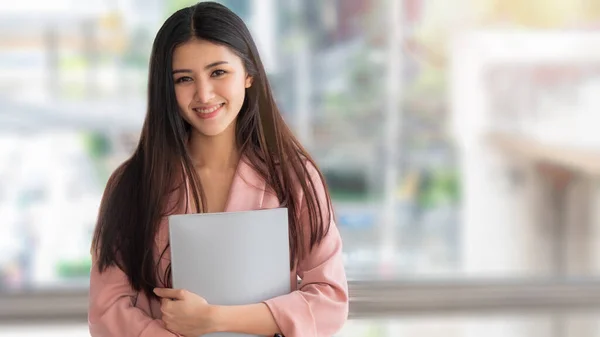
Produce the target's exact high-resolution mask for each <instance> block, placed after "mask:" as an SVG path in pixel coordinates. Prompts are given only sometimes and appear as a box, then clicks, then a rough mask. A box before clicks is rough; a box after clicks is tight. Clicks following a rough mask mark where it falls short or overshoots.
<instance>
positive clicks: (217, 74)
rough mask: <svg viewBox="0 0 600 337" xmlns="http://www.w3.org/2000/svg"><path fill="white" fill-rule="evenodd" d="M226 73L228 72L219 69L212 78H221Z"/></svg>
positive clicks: (213, 73)
mask: <svg viewBox="0 0 600 337" xmlns="http://www.w3.org/2000/svg"><path fill="white" fill-rule="evenodd" d="M226 73H227V72H226V71H225V70H222V69H217V70H215V71H213V72H212V74H211V76H212V77H219V76H222V75H225V74H226Z"/></svg>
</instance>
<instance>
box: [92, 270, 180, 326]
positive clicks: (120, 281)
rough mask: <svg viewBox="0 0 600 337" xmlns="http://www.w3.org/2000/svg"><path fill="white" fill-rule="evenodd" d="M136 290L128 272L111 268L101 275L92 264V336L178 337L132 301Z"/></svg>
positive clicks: (160, 321)
mask: <svg viewBox="0 0 600 337" xmlns="http://www.w3.org/2000/svg"><path fill="white" fill-rule="evenodd" d="M137 294H138V293H137V292H136V291H135V290H133V289H132V288H131V286H130V284H129V281H128V280H127V276H126V275H125V273H124V272H123V271H122V270H121V269H120V268H118V267H116V266H112V267H109V268H108V269H106V270H105V271H103V272H102V273H100V271H99V270H98V268H97V266H96V265H95V264H94V265H92V270H91V273H90V294H89V308H88V326H89V330H90V335H91V337H122V336H135V337H176V336H178V335H177V334H174V333H172V332H170V331H168V330H167V329H166V328H165V327H164V325H163V323H162V320H160V319H152V318H151V317H150V316H148V314H147V313H146V312H144V311H143V310H142V309H141V308H138V307H135V306H134V305H133V301H134V299H135V298H136V295H137Z"/></svg>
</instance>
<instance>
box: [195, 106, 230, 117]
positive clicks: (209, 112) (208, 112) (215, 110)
mask: <svg viewBox="0 0 600 337" xmlns="http://www.w3.org/2000/svg"><path fill="white" fill-rule="evenodd" d="M224 105H225V103H220V104H217V105H213V106H211V107H207V108H193V109H192V110H194V112H195V113H196V114H197V115H198V117H200V118H202V119H210V118H213V117H215V116H216V115H217V114H219V111H221V108H222V107H223V106H224Z"/></svg>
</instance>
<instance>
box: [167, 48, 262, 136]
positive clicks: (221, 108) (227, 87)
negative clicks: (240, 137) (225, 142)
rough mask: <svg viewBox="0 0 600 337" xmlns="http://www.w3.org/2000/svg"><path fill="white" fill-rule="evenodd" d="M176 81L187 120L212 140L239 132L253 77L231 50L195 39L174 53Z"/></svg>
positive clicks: (180, 109) (174, 75)
mask: <svg viewBox="0 0 600 337" xmlns="http://www.w3.org/2000/svg"><path fill="white" fill-rule="evenodd" d="M173 82H174V84H175V96H176V98H177V104H178V106H179V111H180V113H181V116H182V117H183V119H185V120H186V121H187V122H188V123H189V124H190V125H191V126H192V128H193V130H194V131H195V132H198V133H200V134H202V135H204V136H207V137H212V136H217V135H219V134H221V133H222V132H223V131H225V130H227V129H229V128H233V129H235V120H236V117H237V115H238V113H239V112H240V109H241V108H242V105H243V103H244V97H245V94H246V88H249V87H250V85H251V84H252V77H250V76H248V74H247V73H246V70H245V68H244V65H243V62H242V59H241V58H240V57H238V56H237V55H236V54H235V53H233V52H232V51H231V50H230V49H229V48H228V47H225V46H222V45H219V44H215V43H212V42H208V41H205V40H198V39H193V40H190V41H188V42H186V43H184V44H182V45H179V46H178V47H177V48H175V51H174V52H173Z"/></svg>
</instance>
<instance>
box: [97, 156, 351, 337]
mask: <svg viewBox="0 0 600 337" xmlns="http://www.w3.org/2000/svg"><path fill="white" fill-rule="evenodd" d="M311 176H312V177H313V181H316V182H317V181H319V180H318V174H317V172H316V170H314V168H313V169H312V172H311ZM315 178H316V179H315ZM297 190H300V189H299V188H298V189H297ZM300 191H301V190H300ZM318 198H319V201H320V202H323V204H325V203H326V202H327V200H326V198H325V193H324V190H323V189H322V188H321V189H318ZM279 205H280V202H279V200H278V199H277V197H276V195H275V194H274V193H273V192H272V190H271V192H270V189H269V188H268V187H267V186H266V182H265V181H264V180H263V179H262V178H261V177H260V176H259V175H258V174H257V173H256V172H255V171H254V169H253V168H252V167H251V166H250V165H249V164H247V163H246V162H245V160H241V161H240V164H239V165H238V169H237V172H236V175H235V177H234V180H233V182H232V185H231V191H230V195H229V199H228V201H227V206H226V208H225V209H226V211H244V210H253V209H265V208H275V207H279ZM182 209H183V207H182ZM187 209H189V207H188V208H187ZM301 214H307V212H306V209H304V207H302V208H301ZM304 219H306V216H304ZM249 225H251V224H249ZM307 227H308V226H307ZM305 235H308V231H307V232H305ZM167 242H168V223H167V220H166V219H165V220H164V221H163V222H162V223H161V226H160V229H159V233H158V235H157V239H156V243H157V245H158V247H159V249H157V252H161V251H162V249H163V248H164V247H165V245H166V243H167ZM304 242H309V240H304ZM155 258H156V259H158V258H159V257H158V256H155ZM169 261H170V255H169V252H168V251H167V252H166V253H165V255H164V256H163V258H162V260H161V261H160V268H159V269H160V270H159V273H160V275H161V277H162V275H164V272H165V268H166V266H167V265H168V263H169ZM297 277H300V279H301V282H300V285H298V281H297ZM290 284H291V286H292V288H291V289H292V292H291V293H289V294H286V295H283V296H280V297H276V298H272V299H270V300H267V301H265V304H266V305H267V306H268V307H269V309H270V310H271V312H272V314H273V317H274V318H275V321H276V322H277V325H278V326H279V328H280V329H281V332H282V333H283V335H284V336H286V337H330V336H332V335H333V334H335V333H336V332H338V331H339V330H340V329H341V327H342V326H343V325H344V323H345V321H346V319H347V316H348V285H347V281H346V274H345V272H344V265H343V261H342V240H341V238H340V234H339V232H338V229H337V227H336V225H335V223H334V221H333V218H332V219H331V226H330V230H329V233H328V234H327V235H326V236H325V238H324V240H323V241H322V242H321V244H320V245H318V246H316V247H315V248H313V250H312V252H311V253H310V254H309V255H307V257H306V258H305V259H303V260H301V261H299V263H298V265H297V267H296V268H294V270H292V272H291V273H290ZM200 295H202V294H200ZM160 318H161V312H160V303H159V302H158V301H155V300H149V297H147V296H145V295H144V294H138V293H136V292H135V291H134V290H132V288H131V287H130V285H129V282H128V280H127V277H126V276H125V274H124V273H123V271H122V270H121V269H119V268H117V267H111V268H109V269H108V270H106V271H105V272H103V273H99V271H98V269H97V268H96V266H95V265H94V264H93V265H92V270H91V276H90V296H89V310H88V324H89V330H90V334H91V336H92V337H117V336H118V337H128V336H132V337H134V336H135V337H174V336H176V334H174V333H172V332H170V331H168V330H166V329H165V327H164V325H163V324H162V321H161V320H160Z"/></svg>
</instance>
